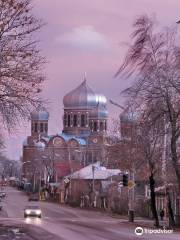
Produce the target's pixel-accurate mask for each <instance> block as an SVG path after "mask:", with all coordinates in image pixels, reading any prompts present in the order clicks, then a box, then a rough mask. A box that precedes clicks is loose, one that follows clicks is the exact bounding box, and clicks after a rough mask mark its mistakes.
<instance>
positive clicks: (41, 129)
mask: <svg viewBox="0 0 180 240" xmlns="http://www.w3.org/2000/svg"><path fill="white" fill-rule="evenodd" d="M43 131H44V124H43V123H40V132H43Z"/></svg>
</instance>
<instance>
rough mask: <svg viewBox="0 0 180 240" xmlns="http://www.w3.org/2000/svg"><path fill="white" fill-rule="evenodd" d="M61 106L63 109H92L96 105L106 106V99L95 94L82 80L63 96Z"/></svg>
mask: <svg viewBox="0 0 180 240" xmlns="http://www.w3.org/2000/svg"><path fill="white" fill-rule="evenodd" d="M63 104H64V108H65V109H68V108H69V109H92V108H94V107H96V106H97V104H102V105H106V98H105V96H103V95H97V94H95V93H94V91H93V90H92V89H91V88H90V87H89V86H88V85H87V83H86V79H84V81H83V82H82V83H81V84H80V85H79V86H78V87H77V88H75V89H74V90H72V91H71V92H69V93H68V94H66V95H65V96H64V98H63Z"/></svg>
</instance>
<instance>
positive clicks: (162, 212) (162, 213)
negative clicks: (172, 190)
mask: <svg viewBox="0 0 180 240" xmlns="http://www.w3.org/2000/svg"><path fill="white" fill-rule="evenodd" d="M160 217H161V221H163V219H164V209H161V211H160Z"/></svg>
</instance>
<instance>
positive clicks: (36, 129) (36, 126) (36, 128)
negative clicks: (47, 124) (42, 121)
mask: <svg viewBox="0 0 180 240" xmlns="http://www.w3.org/2000/svg"><path fill="white" fill-rule="evenodd" d="M34 132H35V133H37V132H38V124H37V123H35V124H34Z"/></svg>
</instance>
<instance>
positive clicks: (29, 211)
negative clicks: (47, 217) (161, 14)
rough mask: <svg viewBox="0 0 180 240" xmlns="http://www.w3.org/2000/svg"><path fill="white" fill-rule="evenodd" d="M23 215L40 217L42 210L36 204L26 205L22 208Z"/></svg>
mask: <svg viewBox="0 0 180 240" xmlns="http://www.w3.org/2000/svg"><path fill="white" fill-rule="evenodd" d="M24 217H25V218H27V217H38V218H41V217H42V211H41V209H40V207H38V206H27V207H25V209H24Z"/></svg>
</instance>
